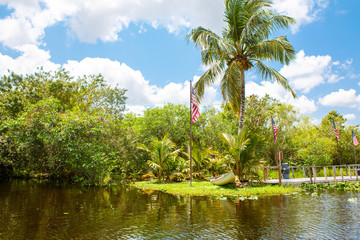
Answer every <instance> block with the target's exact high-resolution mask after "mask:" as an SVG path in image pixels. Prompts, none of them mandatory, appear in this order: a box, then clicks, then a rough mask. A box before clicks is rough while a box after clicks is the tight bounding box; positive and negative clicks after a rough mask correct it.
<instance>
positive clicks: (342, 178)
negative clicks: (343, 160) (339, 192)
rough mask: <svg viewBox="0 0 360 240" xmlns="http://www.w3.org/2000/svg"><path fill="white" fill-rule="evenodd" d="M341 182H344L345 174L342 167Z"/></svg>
mask: <svg viewBox="0 0 360 240" xmlns="http://www.w3.org/2000/svg"><path fill="white" fill-rule="evenodd" d="M340 173H341V180H342V181H344V173H343V169H342V167H340Z"/></svg>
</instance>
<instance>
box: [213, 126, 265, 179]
mask: <svg viewBox="0 0 360 240" xmlns="http://www.w3.org/2000/svg"><path fill="white" fill-rule="evenodd" d="M220 138H221V139H222V140H223V142H224V143H225V145H226V146H227V152H226V153H227V155H226V156H225V158H227V159H229V161H230V162H231V163H232V164H233V168H234V172H235V174H236V175H237V176H239V178H240V177H248V176H249V175H252V176H253V175H255V174H256V173H255V172H253V171H252V170H251V168H253V167H254V166H258V165H259V164H260V158H259V157H258V156H257V154H261V153H262V152H263V150H264V147H265V144H264V143H265V140H264V139H263V138H260V137H259V136H257V135H254V134H250V132H249V131H248V129H247V128H243V129H242V131H241V132H240V134H237V135H235V136H233V135H231V134H227V133H222V134H220Z"/></svg>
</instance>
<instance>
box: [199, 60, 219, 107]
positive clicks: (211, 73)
mask: <svg viewBox="0 0 360 240" xmlns="http://www.w3.org/2000/svg"><path fill="white" fill-rule="evenodd" d="M224 69H225V62H224V61H218V62H217V63H215V64H213V65H212V66H211V67H210V68H209V69H208V70H207V71H206V72H205V73H204V74H203V75H202V76H201V77H200V79H199V80H198V81H197V82H196V83H195V84H194V91H195V94H196V96H197V98H198V100H199V102H200V100H201V99H202V97H203V96H204V93H205V88H206V87H207V86H209V85H211V84H214V82H215V80H216V79H217V78H218V77H219V76H221V74H222V73H223V72H224Z"/></svg>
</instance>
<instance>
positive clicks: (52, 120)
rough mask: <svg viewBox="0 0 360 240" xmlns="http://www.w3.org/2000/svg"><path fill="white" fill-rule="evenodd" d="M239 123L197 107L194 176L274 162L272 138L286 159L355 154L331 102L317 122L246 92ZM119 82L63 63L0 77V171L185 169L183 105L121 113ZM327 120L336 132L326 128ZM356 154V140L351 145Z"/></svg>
mask: <svg viewBox="0 0 360 240" xmlns="http://www.w3.org/2000/svg"><path fill="white" fill-rule="evenodd" d="M245 106H246V107H245V114H244V126H243V129H242V131H241V132H240V134H238V115H236V114H234V112H233V111H232V109H231V106H230V105H229V104H223V105H222V106H221V108H220V109H216V108H214V107H205V108H204V109H203V110H202V113H201V115H200V117H199V120H198V121H197V122H196V123H195V124H194V125H193V130H192V132H193V151H192V157H193V177H194V178H197V179H207V178H208V177H209V176H214V175H218V174H222V173H224V172H226V171H228V170H230V169H232V170H234V171H235V172H236V174H237V175H238V176H239V177H240V178H246V179H253V178H258V177H259V174H260V172H259V170H260V169H261V166H264V165H276V163H275V145H274V138H273V131H272V124H271V116H272V117H273V118H274V120H275V122H276V125H277V128H278V132H277V139H278V141H277V147H278V150H279V151H282V152H283V153H284V161H286V162H288V163H289V164H290V165H329V164H340V163H342V164H351V163H354V148H353V147H354V146H353V144H352V133H351V131H352V130H354V131H355V134H356V135H358V133H359V131H358V130H357V128H356V127H355V126H351V125H347V124H346V119H345V118H344V117H343V116H342V115H341V114H339V113H338V112H336V111H331V112H329V113H328V114H327V115H326V116H325V117H324V118H323V119H322V120H321V122H320V123H319V124H314V123H313V121H312V120H311V118H310V117H308V116H303V115H301V114H299V113H298V112H297V110H296V109H295V108H294V107H293V106H291V105H289V104H285V103H281V102H279V101H278V100H276V99H273V98H270V97H269V96H265V97H263V98H259V97H257V96H250V97H248V98H246V104H245ZM125 110H126V90H125V89H122V88H120V87H111V86H110V85H109V84H107V83H106V81H105V80H104V78H103V77H102V76H101V75H91V76H83V77H80V78H77V79H74V78H72V77H71V76H70V74H69V73H68V72H67V71H65V70H64V69H60V70H58V71H56V72H44V71H41V70H40V71H39V72H37V73H35V74H32V75H26V76H22V75H17V74H15V73H10V74H9V75H8V76H3V77H1V78H0V176H1V177H0V178H5V177H19V178H30V177H46V178H52V179H62V180H67V181H72V182H81V183H84V184H90V185H99V184H100V185H101V184H107V183H111V182H125V181H129V180H141V179H144V178H147V177H149V178H150V177H153V178H157V179H158V180H168V181H182V180H185V179H186V178H188V177H189V172H190V166H189V154H188V146H189V137H190V136H189V130H190V129H189V127H190V126H189V107H187V106H185V105H182V104H171V103H168V104H166V105H164V106H162V107H153V108H147V109H146V110H145V111H144V113H143V114H142V115H136V114H133V113H125ZM332 120H334V121H335V123H336V125H337V128H338V130H339V131H338V132H339V135H340V141H337V140H336V138H335V135H334V129H333V125H332ZM355 151H356V154H358V147H356V148H355Z"/></svg>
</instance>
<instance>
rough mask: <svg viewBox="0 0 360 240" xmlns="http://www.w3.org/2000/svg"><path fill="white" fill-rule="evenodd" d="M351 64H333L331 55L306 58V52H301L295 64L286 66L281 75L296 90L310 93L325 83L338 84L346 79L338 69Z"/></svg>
mask: <svg viewBox="0 0 360 240" xmlns="http://www.w3.org/2000/svg"><path fill="white" fill-rule="evenodd" d="M350 64H351V63H345V64H340V62H338V61H336V62H332V61H331V57H330V56H329V55H325V56H306V54H305V52H304V50H301V51H300V52H298V53H297V55H296V60H295V62H293V63H290V64H289V65H286V66H284V67H283V68H282V69H281V70H280V73H281V74H282V75H283V76H285V77H286V78H287V79H288V80H289V82H290V84H291V86H292V87H293V88H294V89H295V90H299V91H302V92H303V93H309V92H310V91H311V89H313V88H314V87H316V86H319V85H321V84H324V83H325V82H328V83H336V82H338V81H340V80H342V79H344V78H345V77H344V76H341V75H340V73H339V71H338V69H340V70H341V69H343V68H344V66H349V65H350Z"/></svg>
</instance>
